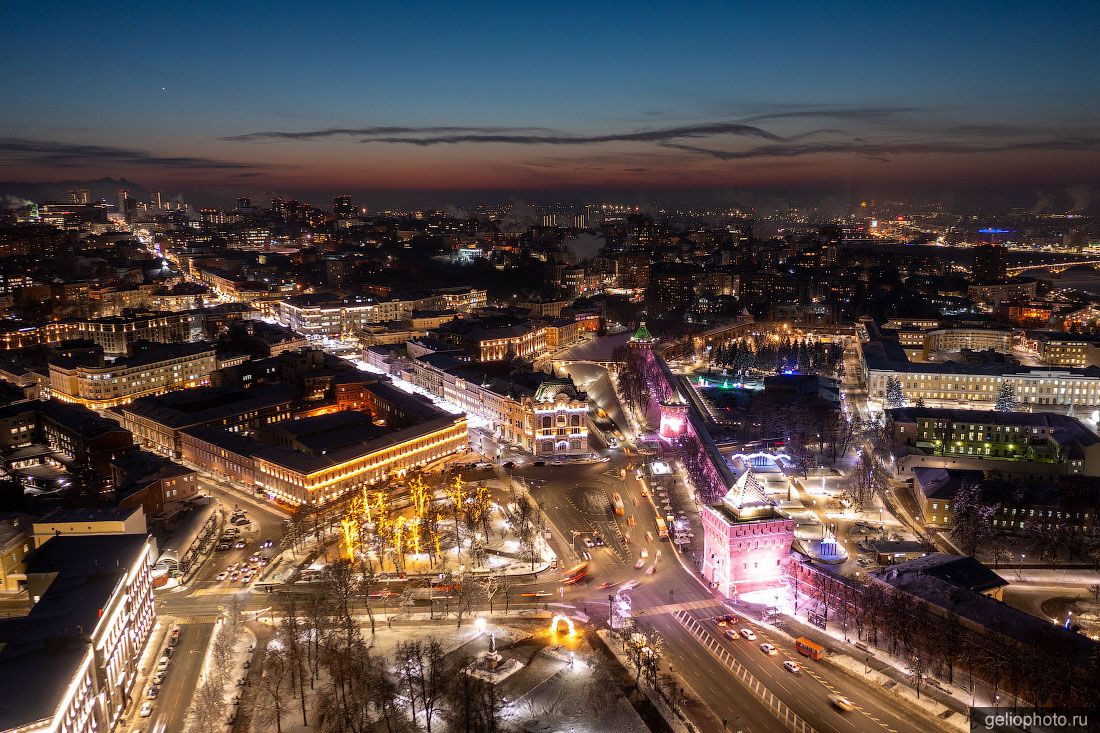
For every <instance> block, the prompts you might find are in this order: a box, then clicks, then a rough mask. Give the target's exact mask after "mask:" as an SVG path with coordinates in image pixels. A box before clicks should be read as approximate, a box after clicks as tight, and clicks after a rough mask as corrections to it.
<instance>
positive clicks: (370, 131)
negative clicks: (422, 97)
mask: <svg viewBox="0 0 1100 733" xmlns="http://www.w3.org/2000/svg"><path fill="white" fill-rule="evenodd" d="M536 132H552V131H551V130H548V129H547V128H545V127H493V126H475V127H471V126H463V125H437V126H433V127H398V126H374V127H329V128H326V129H323V130H303V131H301V132H294V131H290V132H285V131H280V130H269V131H266V132H249V133H245V134H243V135H229V136H227V137H223V138H219V139H221V140H229V141H232V142H252V141H256V140H321V139H324V138H329V137H379V136H383V135H446V134H454V133H470V134H496V133H536Z"/></svg>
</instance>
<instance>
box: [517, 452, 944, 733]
mask: <svg viewBox="0 0 1100 733" xmlns="http://www.w3.org/2000/svg"><path fill="white" fill-rule="evenodd" d="M625 460H626V459H619V460H617V461H614V462H612V463H610V464H608V463H604V464H590V465H582V466H554V467H545V468H537V467H536V468H525V469H522V470H521V471H520V473H522V475H523V478H524V479H525V480H526V482H527V483H528V485H529V486H530V487H531V493H532V495H533V496H534V497H535V498H536V499H537V500H539V501H540V504H541V505H542V506H543V508H544V510H545V511H546V514H547V518H548V519H549V520H550V522H551V523H552V524H553V525H554V527H555V528H557V529H558V530H559V531H560V532H561V534H562V535H563V536H564V537H566V538H570V537H571V536H572V534H571V533H572V532H573V531H580V532H591V531H593V530H594V529H599V530H600V532H601V534H603V535H604V536H607V537H609V538H610V537H614V538H615V540H616V541H615V542H609V543H608V546H607V547H603V548H598V547H597V548H591V549H588V550H587V551H588V552H589V553H590V554H591V556H592V560H591V576H590V579H589V582H588V583H587V584H584V585H578V586H568V587H567V588H566V590H565V592H564V597H563V598H561V599H560V600H559V598H557V597H555V598H553V600H554V601H557V602H564V603H566V604H569V605H573V606H575V607H576V608H577V609H578V610H584V609H585V608H587V610H588V613H589V615H591V616H593V617H595V618H597V619H599V620H603V619H605V618H606V613H607V603H608V598H607V596H608V594H610V593H614V592H615V590H616V589H617V588H618V586H619V585H621V584H623V583H626V582H636V583H638V585H637V587H636V588H634V589H632V590H630V591H628V593H629V595H630V599H631V603H632V606H633V611H634V616H635V619H636V622H637V623H638V624H639V625H640V626H641V627H642V628H645V629H649V630H652V631H655V632H657V634H658V635H660V637H661V638H662V639H663V641H664V644H665V657H666V659H668V660H669V661H670V662H671V663H672V664H673V666H674V668H675V669H676V671H677V673H678V674H680V675H681V676H682V677H683V678H684V680H685V682H686V683H687V684H688V685H689V686H690V687H691V688H692V689H694V690H695V692H696V693H697V694H699V695H700V696H702V697H703V699H704V701H705V702H706V703H707V705H709V706H710V707H711V709H712V710H713V711H714V713H715V714H716V715H717V716H719V717H720V718H723V719H725V720H727V721H728V722H729V724H730V729H731V730H738V729H740V730H746V731H748V730H752V731H769V730H775V729H776V727H777V726H778V725H779V722H778V719H777V718H776V717H775V716H774V715H773V713H772V712H771V711H769V710H768V708H767V707H766V706H765V704H764V703H763V702H761V701H760V699H759V698H758V697H757V696H756V695H754V694H753V693H751V692H750V691H749V690H748V689H747V688H746V687H745V686H743V684H742V683H741V682H739V681H737V680H736V679H735V678H734V676H733V674H732V673H731V671H730V664H731V663H730V662H729V661H728V660H730V659H732V660H735V661H736V662H737V663H738V664H740V665H741V666H742V667H744V668H745V670H747V672H748V673H749V674H751V675H752V676H753V677H755V678H756V679H757V680H759V682H760V684H762V685H763V687H765V688H767V690H770V691H771V692H772V693H773V694H774V695H775V697H777V698H779V700H781V701H782V702H783V703H784V704H786V705H787V706H788V707H789V708H790V709H791V710H792V711H793V712H794V713H795V714H796V715H798V716H799V717H801V718H802V719H803V720H805V721H806V723H807V724H809V725H811V726H812V727H814V728H815V729H816V730H819V731H828V732H830V733H841V732H843V733H850V732H851V731H871V732H874V733H881V731H884V730H885V731H890V732H892V733H893V732H896V733H901V732H902V731H905V732H906V733H908V732H910V731H911V732H912V733H922V732H923V731H927V730H930V729H932V728H933V726H935V723H934V722H933V721H932V720H931V719H927V718H924V719H922V718H921V716H919V715H918V714H915V713H912V714H911V713H909V712H908V711H905V712H899V711H898V710H897V709H896V708H897V705H896V704H895V703H894V701H893V700H892V699H891V698H890V697H888V693H886V692H885V691H881V690H878V689H876V688H874V687H872V686H870V685H867V684H865V683H863V682H862V681H859V680H856V679H853V678H852V677H850V676H848V675H847V674H846V673H844V672H841V671H839V670H837V669H835V668H834V667H832V666H831V665H828V664H826V663H823V662H814V661H811V660H808V659H806V658H804V657H801V656H799V655H797V654H796V653H795V652H794V649H793V647H792V645H791V642H790V641H789V640H788V639H787V638H786V637H779V636H773V635H772V633H771V632H769V631H765V630H764V629H762V628H760V627H759V626H757V625H756V624H754V623H752V622H751V621H748V620H744V619H742V620H741V621H740V622H739V623H738V624H737V626H736V628H737V629H741V628H749V629H752V630H753V631H754V633H755V634H756V636H757V639H756V640H755V641H748V640H746V639H743V638H740V637H739V638H738V639H737V640H735V641H729V640H727V639H726V638H725V637H724V636H723V634H722V632H723V631H724V630H723V629H719V628H718V627H717V626H716V625H715V624H714V622H713V621H712V618H713V617H714V616H715V615H718V614H722V613H726V612H728V611H729V609H728V608H727V607H726V606H725V605H724V604H723V603H722V599H720V598H718V597H716V596H714V595H712V593H711V592H710V591H709V590H708V589H707V588H705V587H704V586H703V585H702V584H701V583H700V582H699V581H698V580H697V579H696V578H695V577H694V576H693V575H692V573H691V572H689V571H688V570H685V569H684V568H683V567H682V566H681V565H680V563H679V561H678V560H677V558H676V557H675V555H674V553H673V551H672V547H671V545H670V544H669V543H668V542H661V541H658V540H657V539H656V538H655V537H654V539H653V541H648V540H647V539H646V532H647V531H650V530H651V529H652V528H651V527H650V523H651V518H652V516H653V515H654V512H653V509H652V508H651V507H650V506H649V505H648V500H647V499H646V498H645V497H643V496H641V492H640V488H639V484H638V482H637V481H634V480H633V479H628V480H627V481H626V483H625V485H624V483H623V482H622V481H621V480H620V479H619V478H618V475H617V468H618V466H619V465H621V464H622V463H625ZM634 460H638V458H634ZM613 491H617V492H619V493H620V494H621V495H622V497H623V500H624V504H625V506H626V514H627V515H628V516H629V515H630V514H632V513H633V514H634V515H635V516H636V518H637V525H636V526H634V527H629V526H628V525H627V522H626V521H624V519H623V518H618V517H615V515H614V513H613V512H612V511H611V506H610V497H611V492H613ZM600 494H603V496H604V497H605V498H604V499H603V501H602V503H603V506H600V504H601V502H600V501H599V499H598V495H600ZM584 536H586V535H580V536H578V540H577V541H576V543H575V544H576V547H577V549H578V552H579V551H581V550H583V549H585V548H584V547H583V543H582V539H581V538H583V537H584ZM619 538H629V542H627V543H623V542H621V541H619ZM701 539H702V538H696V541H697V542H699V541H701ZM642 548H645V549H646V550H647V553H648V558H647V559H646V566H647V567H648V566H649V565H651V564H655V565H656V568H657V569H656V572H655V573H654V574H653V575H650V576H647V575H645V574H644V571H642V570H635V569H634V567H633V563H634V562H635V560H636V559H637V558H638V557H639V553H640V551H641V549H642ZM658 552H660V557H659V558H658V557H657V553H658ZM608 582H610V583H615V584H616V586H615V587H612V588H610V589H600V588H599V587H598V586H599V585H600V584H602V583H608ZM555 586H556V583H554V582H552V581H551V582H546V583H544V584H542V587H543V588H546V589H549V590H551V591H553V590H558V589H557V588H555ZM561 595H562V594H561V593H560V590H559V592H557V593H554V596H561ZM597 609H598V610H597ZM685 624H686V626H685ZM689 627H690V628H689ZM692 631H694V634H693V633H692ZM764 642H770V643H772V644H774V645H775V646H776V647H778V648H779V651H780V653H779V655H778V656H769V655H767V654H765V653H764V652H763V651H761V649H760V644H762V643H764ZM726 655H728V656H726ZM784 660H792V661H797V662H798V663H799V664H801V665H802V666H803V671H802V672H801V673H799V674H792V673H791V672H788V671H787V670H786V669H785V668H784V667H783V661H784ZM837 694H839V695H843V696H844V697H847V698H848V699H850V700H851V701H852V702H853V703H854V704H855V705H856V707H857V709H856V710H854V711H852V712H849V713H842V712H840V711H839V710H837V709H836V708H835V707H834V706H833V705H832V703H831V702H830V697H832V696H834V695H837Z"/></svg>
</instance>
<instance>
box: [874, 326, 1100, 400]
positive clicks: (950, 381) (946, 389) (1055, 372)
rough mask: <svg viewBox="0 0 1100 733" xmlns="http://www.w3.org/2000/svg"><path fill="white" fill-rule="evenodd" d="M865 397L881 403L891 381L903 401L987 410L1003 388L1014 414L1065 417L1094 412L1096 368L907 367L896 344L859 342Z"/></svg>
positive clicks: (1099, 382)
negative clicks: (1007, 391) (897, 386)
mask: <svg viewBox="0 0 1100 733" xmlns="http://www.w3.org/2000/svg"><path fill="white" fill-rule="evenodd" d="M860 349H861V351H862V361H863V370H864V374H863V376H864V381H865V383H866V384H867V391H868V397H869V398H870V399H871V400H873V401H875V402H877V403H878V404H880V405H881V404H883V403H884V401H885V399H886V386H887V384H888V383H889V382H890V381H891V380H894V379H896V380H898V382H899V383H900V384H901V388H902V393H903V395H904V398H905V400H906V401H907V402H909V403H914V402H916V401H917V400H923V401H924V403H925V404H926V405H929V406H943V407H968V408H973V409H987V408H992V407H993V406H994V404H995V403H996V400H997V395H998V393H999V392H1000V390H1001V387H1002V386H1003V385H1007V386H1008V387H1009V388H1010V389H1011V390H1012V394H1013V397H1014V401H1015V409H1016V410H1023V411H1028V410H1043V411H1054V412H1062V413H1067V412H1069V411H1070V410H1073V411H1075V412H1088V413H1090V414H1091V413H1092V412H1093V411H1096V410H1100V367H1095V366H1089V367H1084V368H1061V367H1033V366H1021V365H1017V364H1006V363H989V362H980V361H979V362H968V363H960V362H955V361H945V362H934V363H913V362H910V361H909V357H908V356H907V355H906V353H905V350H904V348H903V347H902V346H901V344H900V343H898V342H897V341H890V340H877V339H876V340H871V341H867V342H864V343H861V344H860Z"/></svg>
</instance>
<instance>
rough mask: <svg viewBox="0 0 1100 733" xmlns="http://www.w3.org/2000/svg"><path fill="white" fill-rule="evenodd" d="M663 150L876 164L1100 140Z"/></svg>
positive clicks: (1091, 148)
mask: <svg viewBox="0 0 1100 733" xmlns="http://www.w3.org/2000/svg"><path fill="white" fill-rule="evenodd" d="M661 146H662V147H665V148H671V149H673V150H681V151H684V152H689V153H696V154H699V155H706V156H710V157H712V158H718V159H719V160H750V159H753V158H798V157H803V156H807V155H825V154H838V153H840V154H843V153H851V154H855V155H863V156H866V157H869V158H874V159H876V160H885V159H886V156H891V155H935V154H981V153H1012V152H1029V151H1071V152H1095V151H1097V150H1100V137H1090V136H1082V137H1066V138H1050V139H1044V140H1020V141H1014V142H1006V143H982V142H939V141H903V142H883V143H871V142H856V141H852V142H846V141H838V142H814V143H802V144H796V145H792V144H777V145H761V146H758V147H755V148H749V149H748V150H719V149H714V148H706V147H702V146H698V145H687V144H684V143H673V142H666V143H662V144H661Z"/></svg>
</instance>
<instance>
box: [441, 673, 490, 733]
mask: <svg viewBox="0 0 1100 733" xmlns="http://www.w3.org/2000/svg"><path fill="white" fill-rule="evenodd" d="M472 662H473V660H472V659H470V658H469V657H467V658H466V660H465V661H464V662H463V663H462V664H461V665H460V671H458V672H457V673H456V674H453V675H451V676H450V682H449V684H448V685H447V687H446V690H445V694H446V702H447V705H446V712H445V718H446V721H447V725H448V730H450V731H452V732H453V733H497V731H499V730H500V711H501V706H502V703H503V700H502V699H501V697H500V695H499V694H498V693H497V688H496V686H495V685H492V684H490V683H488V682H486V681H484V680H481V679H478V678H477V677H473V676H471V675H469V674H467V673H466V668H468V667H469V666H470V664H471V663H472Z"/></svg>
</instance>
